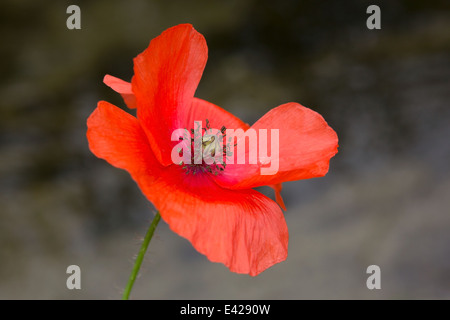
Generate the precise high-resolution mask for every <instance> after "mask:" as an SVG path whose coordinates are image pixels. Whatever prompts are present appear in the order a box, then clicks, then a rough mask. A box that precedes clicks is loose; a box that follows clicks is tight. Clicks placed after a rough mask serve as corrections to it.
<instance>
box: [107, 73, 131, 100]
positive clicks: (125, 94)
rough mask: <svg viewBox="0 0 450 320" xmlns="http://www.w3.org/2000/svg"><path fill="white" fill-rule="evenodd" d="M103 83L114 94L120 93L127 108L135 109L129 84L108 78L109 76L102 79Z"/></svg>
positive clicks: (114, 78)
mask: <svg viewBox="0 0 450 320" xmlns="http://www.w3.org/2000/svg"><path fill="white" fill-rule="evenodd" d="M103 82H104V83H105V84H106V85H107V86H108V87H110V88H111V89H113V90H114V91H115V92H117V93H120V95H121V96H122V98H123V100H124V101H125V103H126V105H127V106H128V108H130V109H135V108H136V97H135V96H134V93H133V90H132V89H131V83H130V82H126V81H124V80H122V79H119V78H116V77H113V76H110V75H109V74H107V75H106V76H105V77H104V78H103Z"/></svg>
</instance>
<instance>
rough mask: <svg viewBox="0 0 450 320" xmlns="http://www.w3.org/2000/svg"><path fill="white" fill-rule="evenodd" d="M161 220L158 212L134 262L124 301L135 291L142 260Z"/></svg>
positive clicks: (124, 293)
mask: <svg viewBox="0 0 450 320" xmlns="http://www.w3.org/2000/svg"><path fill="white" fill-rule="evenodd" d="M159 220H161V215H160V214H159V211H158V212H156V215H155V217H154V218H153V221H152V224H151V225H150V227H149V228H148V231H147V234H146V235H145V238H144V241H143V242H142V246H141V250H139V254H138V256H137V258H136V261H135V262H134V267H133V271H131V275H130V279H128V284H127V286H126V287H125V291H124V292H123V296H122V300H128V299H129V298H130V292H131V289H133V284H134V281H135V280H136V277H137V275H138V273H139V269H140V268H141V264H142V260H144V255H145V252H146V251H147V248H148V244H149V243H150V240H152V237H153V233H154V232H155V229H156V226H157V225H158V222H159Z"/></svg>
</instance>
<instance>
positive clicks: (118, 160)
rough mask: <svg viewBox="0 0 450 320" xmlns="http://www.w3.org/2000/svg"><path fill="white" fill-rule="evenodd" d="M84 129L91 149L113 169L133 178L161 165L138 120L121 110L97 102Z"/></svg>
mask: <svg viewBox="0 0 450 320" xmlns="http://www.w3.org/2000/svg"><path fill="white" fill-rule="evenodd" d="M87 126H88V130H87V138H88V141H89V148H90V150H91V151H92V153H93V154H95V155H96V156H97V157H99V158H102V159H105V160H106V161H108V162H109V163H110V164H112V165H113V166H115V167H118V168H121V169H126V170H127V171H128V172H130V173H131V174H132V175H134V176H138V175H139V174H143V173H145V171H146V170H148V168H150V167H153V168H155V167H158V166H160V164H159V163H158V162H157V161H156V159H155V157H154V156H153V155H152V154H151V149H150V145H149V144H148V141H147V137H146V135H145V133H144V131H143V130H142V128H141V126H140V125H139V121H138V120H137V119H136V118H135V117H133V116H132V115H130V114H128V113H126V112H125V111H123V110H122V109H120V108H118V107H116V106H114V105H112V104H110V103H108V102H106V101H100V102H99V103H98V105H97V109H95V110H94V112H93V113H92V114H91V115H90V116H89V118H88V120H87ZM149 182H150V181H149Z"/></svg>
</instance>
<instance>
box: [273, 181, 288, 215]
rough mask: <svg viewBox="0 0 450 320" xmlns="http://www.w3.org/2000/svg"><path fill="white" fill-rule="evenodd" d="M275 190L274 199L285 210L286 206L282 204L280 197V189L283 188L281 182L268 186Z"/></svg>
mask: <svg viewBox="0 0 450 320" xmlns="http://www.w3.org/2000/svg"><path fill="white" fill-rule="evenodd" d="M270 187H271V188H272V189H273V190H274V191H275V201H276V202H277V203H278V205H279V206H280V207H281V209H283V210H284V211H286V206H285V204H284V200H283V197H281V190H282V189H283V185H282V184H281V183H279V184H274V185H271V186H270Z"/></svg>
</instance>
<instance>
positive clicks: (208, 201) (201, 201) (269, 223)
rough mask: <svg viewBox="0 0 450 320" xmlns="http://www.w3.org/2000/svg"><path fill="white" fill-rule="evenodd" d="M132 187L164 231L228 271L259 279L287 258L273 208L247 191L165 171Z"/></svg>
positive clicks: (284, 234)
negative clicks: (148, 203)
mask: <svg viewBox="0 0 450 320" xmlns="http://www.w3.org/2000/svg"><path fill="white" fill-rule="evenodd" d="M152 180H153V179H148V178H146V177H145V176H141V177H139V178H138V180H137V181H138V184H139V186H140V188H141V190H142V191H143V192H144V194H145V195H146V196H147V198H148V199H149V200H150V201H151V202H152V203H153V204H154V205H155V207H156V208H157V209H158V210H159V211H160V213H161V216H162V218H163V219H164V220H165V221H166V222H167V223H168V224H169V226H170V228H171V229H172V230H173V231H174V232H176V233H178V234H179V235H181V236H183V237H185V238H186V239H188V240H189V241H190V242H191V243H192V245H193V246H194V247H195V249H197V250H198V251H199V252H200V253H203V254H204V255H206V256H207V257H208V259H209V260H211V261H213V262H221V263H223V264H225V265H226V266H227V267H228V268H229V269H230V270H231V271H233V272H237V273H247V274H250V275H252V276H255V275H257V274H259V273H260V272H262V271H264V270H265V269H267V268H269V267H271V266H272V265H274V264H275V263H278V262H281V261H283V260H285V259H286V257H287V246H288V237H289V236H288V230H287V226H286V222H285V219H284V217H283V214H282V212H281V209H280V208H279V207H278V205H277V204H276V203H275V202H274V201H272V200H270V199H269V198H267V197H266V196H264V195H263V194H261V193H259V192H257V191H255V190H253V189H247V190H228V189H222V188H221V187H219V186H218V185H217V184H216V183H214V181H213V180H212V179H211V177H210V176H209V175H205V174H198V175H192V174H186V173H185V172H184V171H183V169H182V168H181V167H180V166H176V165H172V166H168V167H165V168H164V169H163V170H162V172H160V173H159V178H158V180H157V181H156V182H155V183H154V182H152Z"/></svg>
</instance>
